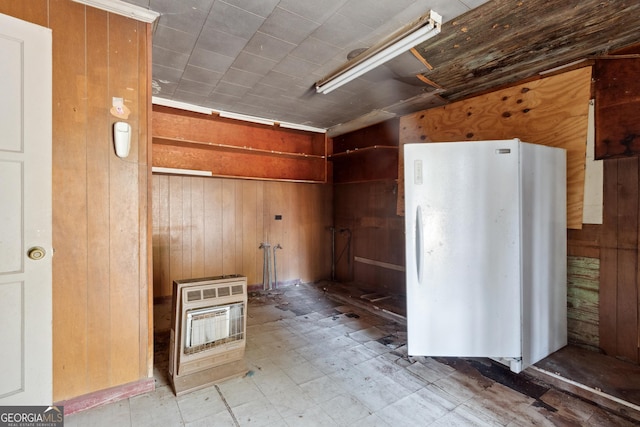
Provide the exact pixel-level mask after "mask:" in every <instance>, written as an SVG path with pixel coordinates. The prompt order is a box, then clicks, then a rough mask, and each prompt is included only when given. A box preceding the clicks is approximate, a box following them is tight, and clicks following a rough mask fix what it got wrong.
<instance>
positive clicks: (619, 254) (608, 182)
mask: <svg viewBox="0 0 640 427" xmlns="http://www.w3.org/2000/svg"><path fill="white" fill-rule="evenodd" d="M638 171H639V161H638V157H631V158H626V159H611V160H604V217H603V225H602V233H601V238H600V347H601V348H602V349H603V350H604V351H605V352H606V353H607V354H611V355H614V356H617V357H619V358H622V359H625V360H629V361H632V362H635V363H638V361H639V359H638V347H639V346H640V331H639V329H638V324H639V320H640V319H639V316H638V312H639V309H640V304H639V301H640V299H639V298H638V293H639V288H640V282H639V280H638V268H639V266H640V263H639V262H638V261H639V260H638V254H639V251H638V230H639V226H638V225H639V223H640V210H639V209H638V195H639V194H640V193H639V188H638Z"/></svg>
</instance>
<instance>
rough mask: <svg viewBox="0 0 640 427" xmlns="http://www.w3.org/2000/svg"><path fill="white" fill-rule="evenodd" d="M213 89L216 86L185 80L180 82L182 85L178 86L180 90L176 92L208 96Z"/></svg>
mask: <svg viewBox="0 0 640 427" xmlns="http://www.w3.org/2000/svg"><path fill="white" fill-rule="evenodd" d="M213 88H214V85H209V84H206V83H202V82H194V81H191V80H187V79H185V78H183V79H182V80H180V84H178V88H177V89H176V91H181V92H189V93H195V94H199V95H204V96H206V95H208V94H209V93H210V92H211V91H212V90H213Z"/></svg>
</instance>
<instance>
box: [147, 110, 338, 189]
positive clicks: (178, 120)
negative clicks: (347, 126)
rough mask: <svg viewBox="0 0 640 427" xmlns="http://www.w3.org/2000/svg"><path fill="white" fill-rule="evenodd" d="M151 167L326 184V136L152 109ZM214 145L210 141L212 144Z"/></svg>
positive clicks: (212, 116) (223, 175) (209, 116)
mask: <svg viewBox="0 0 640 427" xmlns="http://www.w3.org/2000/svg"><path fill="white" fill-rule="evenodd" d="M152 118H153V125H152V131H153V155H152V161H153V166H156V167H167V168H177V169H195V170H204V171H211V173H212V174H213V176H220V177H235V178H245V179H246V178H248V179H260V180H277V181H295V182H316V183H325V182H327V180H328V168H327V136H326V134H321V133H313V132H304V131H299V130H290V129H284V128H280V127H278V126H267V125H260V124H253V123H245V122H242V121H239V120H233V119H226V118H221V117H218V116H214V115H207V114H200V113H193V112H187V111H182V110H177V109H173V108H169V107H161V106H154V107H153V115H152ZM214 141H215V142H214Z"/></svg>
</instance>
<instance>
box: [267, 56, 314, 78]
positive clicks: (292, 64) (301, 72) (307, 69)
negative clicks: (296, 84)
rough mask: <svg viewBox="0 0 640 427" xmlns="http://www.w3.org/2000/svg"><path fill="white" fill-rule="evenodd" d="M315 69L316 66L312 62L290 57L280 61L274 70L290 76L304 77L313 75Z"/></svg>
mask: <svg viewBox="0 0 640 427" xmlns="http://www.w3.org/2000/svg"><path fill="white" fill-rule="evenodd" d="M315 68H316V65H315V64H313V63H312V62H309V61H305V60H304V59H300V58H296V57H294V56H291V55H289V56H287V57H286V58H285V59H283V60H282V61H280V63H279V64H278V65H276V66H275V67H274V70H275V71H279V72H281V73H283V74H286V75H288V76H293V77H304V76H308V75H309V74H311V73H312V72H313V70H314V69H315Z"/></svg>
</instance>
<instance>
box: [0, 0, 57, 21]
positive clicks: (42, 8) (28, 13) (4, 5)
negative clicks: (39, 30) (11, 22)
mask: <svg viewBox="0 0 640 427" xmlns="http://www.w3.org/2000/svg"><path fill="white" fill-rule="evenodd" d="M48 3H49V0H30V1H24V0H14V1H2V2H0V13H2V14H4V15H9V16H15V17H16V18H19V19H22V20H23V21H28V22H33V23H34V24H38V25H41V26H43V27H49V8H48V7H47V5H48Z"/></svg>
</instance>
